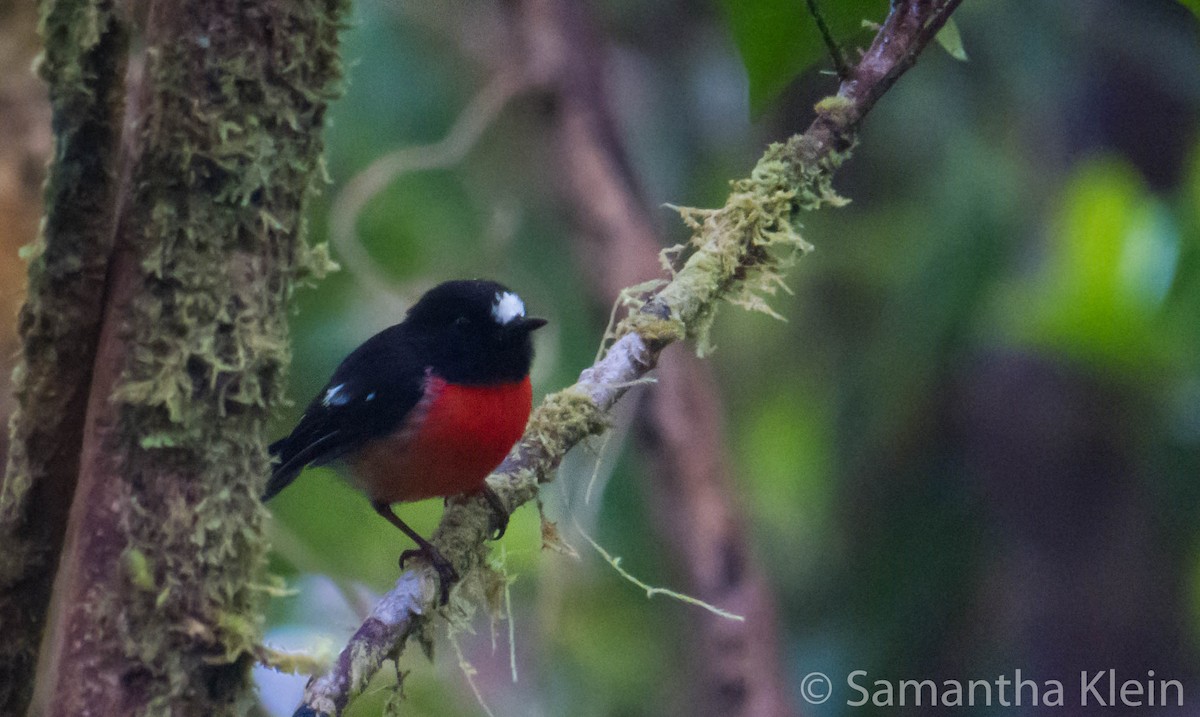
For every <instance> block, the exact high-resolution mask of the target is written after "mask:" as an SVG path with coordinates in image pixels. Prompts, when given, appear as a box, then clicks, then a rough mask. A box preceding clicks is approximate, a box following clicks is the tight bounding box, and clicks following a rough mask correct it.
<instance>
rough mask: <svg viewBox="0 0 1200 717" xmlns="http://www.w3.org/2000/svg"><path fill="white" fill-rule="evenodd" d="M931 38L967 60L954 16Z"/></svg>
mask: <svg viewBox="0 0 1200 717" xmlns="http://www.w3.org/2000/svg"><path fill="white" fill-rule="evenodd" d="M1197 2H1200V0H1197ZM933 39H935V40H937V42H938V44H939V45H941V46H942V49H943V50H945V51H946V52H947V53H949V54H950V56H951V57H953V58H954V59H956V60H958V61H959V62H966V61H967V51H966V50H964V49H963V43H962V35H960V34H959V32H958V24H957V23H956V22H954V18H950V19H948V20H946V24H945V25H943V26H942V29H941V30H938V34H937V35H935V36H934V38H933Z"/></svg>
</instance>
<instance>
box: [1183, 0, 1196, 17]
mask: <svg viewBox="0 0 1200 717" xmlns="http://www.w3.org/2000/svg"><path fill="white" fill-rule="evenodd" d="M1179 4H1180V5H1183V6H1184V7H1186V8H1187V9H1188V10H1191V11H1192V14H1193V15H1195V16H1196V19H1200V0H1179Z"/></svg>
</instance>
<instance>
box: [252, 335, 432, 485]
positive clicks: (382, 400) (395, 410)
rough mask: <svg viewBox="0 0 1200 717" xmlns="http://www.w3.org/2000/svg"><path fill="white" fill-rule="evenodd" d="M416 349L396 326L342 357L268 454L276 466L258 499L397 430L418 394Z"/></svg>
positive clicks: (420, 366)
mask: <svg viewBox="0 0 1200 717" xmlns="http://www.w3.org/2000/svg"><path fill="white" fill-rule="evenodd" d="M417 349H418V347H417V346H416V345H415V344H414V343H413V342H412V341H411V339H410V338H409V337H408V335H407V333H406V331H405V328H404V326H403V325H396V326H393V327H391V328H390V329H385V330H384V331H381V332H380V333H378V334H376V335H375V336H373V337H371V338H370V339H367V341H365V342H364V343H363V344H362V345H361V346H359V347H358V348H357V349H355V350H354V352H353V353H351V354H350V355H349V356H347V357H346V360H344V361H342V364H341V365H340V366H338V368H337V370H336V371H334V373H333V378H331V379H329V383H327V384H326V385H325V388H323V389H322V390H321V392H320V393H319V394H317V397H316V398H314V399H313V400H312V402H311V403H310V404H308V408H307V409H305V411H304V415H303V416H301V417H300V422H299V423H297V424H296V427H295V428H294V429H293V430H292V432H291V434H289V435H288V436H287V437H286V438H282V439H280V440H278V441H275V442H274V443H272V444H271V446H270V448H269V449H268V450H269V451H270V452H271V455H272V456H273V457H275V458H278V459H279V463H278V465H276V466H275V468H274V469H273V470H272V471H271V478H270V480H268V481H267V487H266V490H265V491H264V492H263V498H262V499H263V500H264V501H265V500H269V499H270V498H272V497H273V496H274V495H275V494H276V493H278V492H279V491H281V490H283V489H284V488H286V487H287V486H288V485H289V484H290V483H291V482H292V481H293V480H295V479H296V476H298V475H300V471H302V470H304V468H305V467H306V466H310V465H322V464H325V463H329V462H330V461H334V460H337V459H338V458H340V457H342V456H344V455H346V454H347V453H350V452H352V451H354V450H355V449H356V448H358V447H359V446H361V445H362V444H363V443H365V442H367V441H369V440H371V439H374V438H380V437H382V436H385V435H387V434H388V433H390V432H391V431H393V430H395V429H396V428H397V427H398V426H400V425H401V423H403V421H404V420H405V418H406V417H407V416H408V414H409V412H410V411H412V409H413V407H414V406H416V405H417V402H418V401H420V400H421V396H422V394H423V393H424V387H425V366H424V363H425V362H424V361H422V360H420V359H419V356H420V352H419V351H418V350H417Z"/></svg>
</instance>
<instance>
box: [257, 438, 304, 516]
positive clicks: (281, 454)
mask: <svg viewBox="0 0 1200 717" xmlns="http://www.w3.org/2000/svg"><path fill="white" fill-rule="evenodd" d="M267 450H268V451H269V452H270V453H271V457H272V458H278V459H279V463H277V464H276V465H275V466H274V468H272V470H271V477H270V478H269V479H267V487H266V489H264V490H263V494H262V499H263V502H264V503H265V502H267V501H268V500H270V499H272V498H274V497H275V495H276V494H277V493H279V491H281V490H283V489H284V488H287V487H288V486H289V485H291V482H292V481H294V480H296V476H298V475H300V471H302V470H304V465H305V462H304V461H302V460H298V459H299V458H300V456H298V455H296V451H295V450H293V449H292V447H291V445H290V442H289V441H288V439H287V438H281V439H279V440H278V441H275V442H274V443H272V444H271V445H270V446H269V447H268V448H267Z"/></svg>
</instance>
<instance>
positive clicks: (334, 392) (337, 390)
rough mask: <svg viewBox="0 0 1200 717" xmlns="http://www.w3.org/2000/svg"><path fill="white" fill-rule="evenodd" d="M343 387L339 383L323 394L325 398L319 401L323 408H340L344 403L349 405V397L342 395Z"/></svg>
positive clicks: (344, 385)
mask: <svg viewBox="0 0 1200 717" xmlns="http://www.w3.org/2000/svg"><path fill="white" fill-rule="evenodd" d="M345 387H346V384H344V383H339V384H338V385H336V386H334V387H332V388H330V389H329V390H328V391H326V392H325V397H324V398H322V399H321V403H322V404H324V405H325V407H327V408H328V407H329V406H342V405H344V404H346V403H349V402H350V396H349V395H348V394H345V393H342V389H344V388H345Z"/></svg>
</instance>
